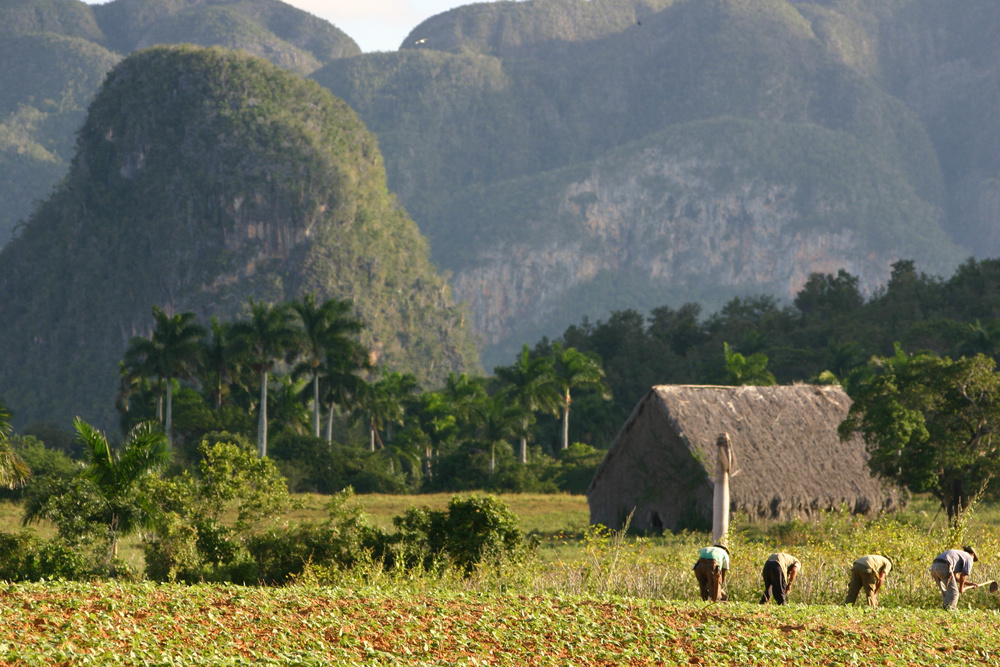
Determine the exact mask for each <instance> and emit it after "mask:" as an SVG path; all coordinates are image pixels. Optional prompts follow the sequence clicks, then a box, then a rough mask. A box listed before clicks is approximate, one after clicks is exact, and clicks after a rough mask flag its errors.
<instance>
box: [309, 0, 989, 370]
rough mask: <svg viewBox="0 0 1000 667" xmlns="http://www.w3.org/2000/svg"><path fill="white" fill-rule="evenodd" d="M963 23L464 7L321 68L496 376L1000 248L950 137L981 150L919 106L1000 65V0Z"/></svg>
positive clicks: (651, 5)
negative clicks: (750, 303)
mask: <svg viewBox="0 0 1000 667" xmlns="http://www.w3.org/2000/svg"><path fill="white" fill-rule="evenodd" d="M965 11H966V8H965V5H963V6H962V7H961V8H959V7H955V6H952V5H949V6H947V7H945V5H944V4H943V3H940V2H938V1H931V0H899V1H896V2H874V1H871V2H866V1H864V0H862V1H861V2H857V1H855V2H799V1H790V0H674V1H672V2H635V1H632V0H590V1H589V2H585V1H583V0H529V1H528V2H518V3H511V2H498V3H491V4H487V5H484V4H476V5H470V6H466V7H460V8H458V9H454V10H452V11H449V12H446V13H444V14H441V15H439V16H436V17H433V18H431V19H429V20H427V21H426V22H425V23H423V24H422V25H420V26H418V27H417V28H415V29H414V30H413V31H412V33H411V34H410V36H409V37H408V38H407V39H406V40H405V41H404V43H403V46H402V49H401V50H400V52H399V53H396V54H376V55H364V56H361V57H358V58H350V59H344V60H338V61H333V62H331V63H330V64H328V65H327V66H325V67H324V68H322V69H320V70H318V71H317V72H315V73H314V74H313V75H312V76H313V77H314V78H316V79H317V80H318V81H320V82H321V83H323V84H324V85H326V86H327V87H329V88H330V89H331V90H332V91H333V92H334V93H335V94H336V95H338V96H340V97H342V98H344V99H345V100H346V101H347V102H348V104H350V105H351V106H352V108H354V109H355V110H356V111H358V113H359V115H360V116H361V117H362V118H363V119H364V120H365V122H366V124H367V125H368V127H370V128H371V129H372V130H373V131H375V132H376V133H377V134H378V136H379V142H380V146H381V147H382V150H383V152H384V154H385V155H386V161H387V165H388V170H389V181H390V186H391V187H392V188H393V189H394V191H396V192H398V193H399V194H400V196H401V198H402V199H403V201H404V202H405V203H406V205H407V208H408V210H409V211H410V212H411V214H413V216H414V218H415V219H416V220H417V222H418V224H420V225H421V229H422V230H423V231H424V232H425V233H426V234H427V235H428V237H429V238H430V240H431V247H432V250H433V253H434V258H435V260H436V261H437V262H438V263H439V265H441V266H443V267H445V268H447V269H450V270H451V271H452V272H453V274H454V278H453V282H454V286H455V290H456V295H457V296H458V297H459V298H462V299H465V300H467V301H468V302H469V303H470V304H471V305H472V310H473V313H474V317H475V323H476V328H477V330H478V331H481V332H483V333H484V334H485V336H486V337H487V340H488V341H489V343H491V344H492V346H491V347H487V349H486V351H485V359H486V360H487V365H490V363H492V362H493V361H495V360H500V359H504V358H506V357H507V356H509V354H510V353H511V350H512V349H515V348H516V346H517V345H518V344H519V342H520V341H523V340H532V339H534V338H537V337H538V336H539V335H540V334H543V333H548V334H551V332H552V331H558V330H559V329H560V327H562V326H565V325H566V324H568V323H569V322H572V321H573V320H574V318H578V317H579V316H580V315H582V314H589V315H591V316H601V315H603V314H605V313H606V312H607V311H608V310H609V309H613V308H620V307H623V306H627V307H636V308H642V309H648V308H651V307H655V306H657V305H662V304H664V303H670V304H674V305H678V304H680V303H681V302H683V301H688V300H696V301H700V302H702V303H704V304H706V305H708V306H709V307H717V306H719V305H721V304H722V303H723V302H724V301H725V300H726V299H728V298H729V297H731V296H733V295H734V294H750V293H762V292H763V293H769V294H774V295H777V296H778V297H780V298H784V299H790V298H791V297H792V296H793V295H794V294H795V293H796V291H797V290H798V289H799V288H800V287H801V286H802V285H803V284H804V282H805V280H806V278H807V277H808V276H809V274H810V273H812V272H814V271H823V272H831V271H833V272H835V271H836V270H837V269H839V268H845V269H847V270H848V271H850V272H851V273H853V274H854V275H857V276H859V277H860V279H861V286H862V289H864V290H865V291H867V292H870V291H871V290H872V289H874V288H875V287H876V286H877V285H879V284H884V283H885V281H886V280H887V279H888V277H889V272H890V265H891V264H892V262H893V261H895V260H897V259H899V258H910V259H915V260H916V261H917V264H918V266H919V267H920V268H921V269H923V270H927V271H930V272H932V273H939V274H946V273H948V272H950V270H951V269H952V268H953V267H954V266H955V264H956V262H957V261H958V260H959V259H961V258H962V257H963V256H967V255H970V254H976V255H980V256H982V255H988V254H992V253H995V252H1000V243H993V241H992V235H993V233H992V232H991V233H990V234H989V235H985V233H984V232H985V231H986V230H987V229H992V228H993V227H995V226H996V225H995V219H996V216H995V215H992V214H990V213H989V212H988V211H986V210H985V209H987V208H988V207H989V205H990V202H991V201H992V199H991V198H990V197H991V195H990V192H992V190H991V188H992V186H991V185H990V180H989V179H990V178H993V179H995V178H996V176H997V174H998V170H997V169H996V168H995V167H994V166H993V165H992V164H986V163H988V161H989V160H990V159H993V158H992V156H993V155H995V154H996V151H989V150H988V149H986V146H990V145H992V144H990V143H987V144H986V145H985V146H977V147H976V152H977V153H982V154H983V155H982V157H981V158H979V159H978V160H977V162H978V164H977V165H976V166H975V167H972V166H971V165H964V166H962V167H960V168H959V167H958V165H955V164H953V163H952V162H950V161H949V155H951V154H952V153H953V152H954V151H955V150H956V149H958V147H957V146H955V145H953V144H952V141H953V140H954V139H961V140H963V141H967V142H968V141H970V140H971V141H973V142H974V141H975V139H973V137H977V138H979V139H985V138H986V137H985V136H981V135H978V134H975V133H973V135H972V136H971V137H965V136H962V137H958V136H955V132H956V127H955V126H954V124H952V123H950V122H948V121H946V122H945V123H944V124H941V125H939V124H935V122H934V114H935V113H940V111H933V112H932V111H929V109H928V108H927V106H926V102H927V100H924V101H923V102H924V103H918V102H919V101H920V100H919V98H920V97H921V96H920V95H919V94H915V93H914V90H915V87H917V88H919V87H923V88H926V87H927V85H929V84H928V83H927V81H929V80H931V79H934V78H935V77H936V76H941V74H940V72H941V71H943V70H942V68H944V69H945V70H946V69H947V68H949V67H950V68H963V69H969V70H970V71H975V72H978V75H977V76H978V80H979V81H980V83H981V82H982V80H983V78H984V77H986V72H987V71H989V72H995V71H996V69H995V68H996V67H997V66H998V65H1000V59H998V58H997V57H995V56H991V55H989V54H995V53H996V46H995V45H994V44H992V43H990V40H989V37H988V35H989V34H993V33H991V32H990V30H989V28H984V27H983V26H988V25H993V24H996V23H997V21H1000V7H998V6H997V5H996V4H995V3H992V4H990V3H985V2H982V3H971V4H970V6H969V8H968V11H969V12H970V15H974V14H977V13H978V14H981V15H982V16H981V17H980V19H979V20H978V21H976V22H975V23H976V25H975V27H974V26H973V25H972V22H971V20H970V19H969V18H968V17H967V18H965V19H961V20H958V19H955V18H953V17H952V18H947V19H945V17H944V14H949V13H950V14H953V15H954V14H964V12H965ZM942 32H946V33H947V34H946V35H944V34H941V33H942ZM969 40H971V41H972V44H970V43H969ZM960 49H961V50H964V51H961V50H960ZM972 54H975V56H973V55H972ZM914 59H915V60H916V62H915V60H914ZM935 71H938V72H939V73H938V74H936V75H935V74H934V73H933V72H935ZM969 77H970V80H971V77H972V75H971V72H970V75H969ZM993 88H995V86H994V87H993ZM979 97H980V98H983V97H989V94H988V93H984V92H982V91H980V92H979ZM981 101H982V102H983V103H982V104H973V105H971V106H973V107H976V108H977V109H980V111H978V112H972V111H969V110H968V108H967V107H966V106H964V105H959V104H955V103H953V102H952V103H949V104H948V106H949V107H950V108H952V109H954V110H955V112H958V110H962V112H963V113H965V114H967V115H969V114H975V113H979V114H981V115H984V116H985V115H991V120H990V121H989V122H983V123H981V125H980V127H981V128H982V130H983V131H984V132H992V130H990V123H991V122H993V121H992V117H998V116H1000V115H998V114H996V113H993V112H994V111H995V110H996V103H995V102H992V103H991V102H989V101H987V100H985V99H982V100H981ZM942 102H943V100H942ZM940 106H941V104H933V105H931V107H932V108H935V109H937V108H938V107H940ZM983 120H984V121H985V118H984V119H983ZM960 125H961V126H962V127H965V128H968V129H969V130H971V129H972V127H973V126H974V125H973V122H971V121H970V122H963V123H961V124H960ZM998 136H1000V134H998ZM942 166H943V167H944V168H945V169H944V170H942ZM973 172H974V173H973ZM977 225H978V227H979V228H978V229H977ZM984 237H985V238H984ZM998 241H1000V239H998ZM584 304H585V305H584ZM583 309H585V310H586V311H587V312H586V313H583V312H581V310H583Z"/></svg>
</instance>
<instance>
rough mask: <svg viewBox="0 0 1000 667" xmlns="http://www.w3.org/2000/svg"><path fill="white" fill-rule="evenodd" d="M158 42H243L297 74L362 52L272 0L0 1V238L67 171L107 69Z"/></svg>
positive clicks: (4, 238) (328, 28)
mask: <svg viewBox="0 0 1000 667" xmlns="http://www.w3.org/2000/svg"><path fill="white" fill-rule="evenodd" d="M161 43H167V44H170V43H174V44H179V43H192V44H199V45H203V46H225V47H228V48H233V49H241V50H244V51H247V52H249V53H251V54H254V55H258V56H261V57H264V58H267V59H270V60H271V61H272V62H274V63H276V64H278V65H280V66H282V67H285V68H286V69H289V70H291V71H294V72H298V73H300V74H307V73H309V72H311V71H312V70H315V69H317V68H318V67H320V66H321V65H323V64H325V63H326V62H328V61H329V60H330V59H332V58H340V57H344V56H351V55H357V54H359V53H360V52H361V50H360V49H359V48H358V45H357V44H356V43H355V42H354V40H352V39H351V38H350V37H348V36H347V35H345V34H344V33H343V32H342V31H340V30H339V29H337V28H336V27H334V26H332V25H330V24H329V23H327V22H326V21H323V20H321V19H318V18H316V17H314V16H311V15H310V14H308V13H306V12H303V11H301V10H299V9H296V8H294V7H291V6H289V5H286V4H284V3H281V2H277V1H276V0H235V1H226V2H211V3H205V2H199V1H197V0H171V1H169V2H164V1H162V0H115V1H114V2H109V3H105V4H100V5H88V4H85V3H83V2H80V1H79V0H9V1H7V2H4V3H2V4H0V63H3V67H2V68H0V70H2V71H0V178H2V181H0V183H2V184H3V185H2V186H0V246H2V245H3V244H5V243H6V242H7V241H8V240H9V238H10V236H11V233H12V230H13V228H14V226H15V225H16V224H17V223H18V222H19V221H22V220H25V219H26V218H27V217H28V215H29V214H30V213H31V210H32V207H33V205H34V202H35V200H39V199H43V198H44V197H45V196H47V195H48V193H49V191H50V190H51V189H52V187H53V186H54V185H55V184H56V183H57V182H58V181H59V180H60V179H61V178H62V177H63V176H64V175H65V173H66V171H67V169H68V168H69V162H70V160H71V159H72V157H73V142H74V133H75V132H76V130H77V129H78V128H79V127H80V125H81V124H82V123H83V119H84V116H85V112H86V108H87V105H88V104H89V102H90V100H91V99H92V97H93V96H94V94H95V93H96V92H97V89H98V87H99V86H100V85H101V82H102V81H103V79H104V76H105V74H107V72H108V71H109V70H110V69H111V68H112V67H113V66H114V65H115V63H117V62H118V61H119V60H121V58H122V57H123V56H124V55H128V54H129V53H131V52H132V51H134V50H136V49H141V48H145V47H148V46H152V45H154V44H161ZM43 151H44V152H43Z"/></svg>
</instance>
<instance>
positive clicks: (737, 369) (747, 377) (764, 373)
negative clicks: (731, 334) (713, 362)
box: [722, 342, 777, 387]
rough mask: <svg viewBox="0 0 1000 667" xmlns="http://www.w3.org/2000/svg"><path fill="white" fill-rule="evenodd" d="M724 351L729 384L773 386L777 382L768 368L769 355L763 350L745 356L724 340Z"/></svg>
mask: <svg viewBox="0 0 1000 667" xmlns="http://www.w3.org/2000/svg"><path fill="white" fill-rule="evenodd" d="M722 353H723V354H724V355H725V359H726V381H727V382H728V383H729V384H731V385H734V386H740V385H756V386H759V387H772V386H774V385H775V384H777V381H776V380H775V379H774V375H773V374H772V373H771V371H769V370H767V355H766V354H764V353H763V352H754V353H753V354H751V355H750V356H748V357H745V356H743V355H742V354H740V353H739V352H736V351H735V350H733V348H731V347H729V343H726V342H723V343H722Z"/></svg>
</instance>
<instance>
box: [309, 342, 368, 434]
mask: <svg viewBox="0 0 1000 667" xmlns="http://www.w3.org/2000/svg"><path fill="white" fill-rule="evenodd" d="M370 369H371V365H370V364H369V363H368V359H367V355H366V354H365V352H364V349H363V348H362V347H361V346H360V345H358V346H357V348H356V349H355V350H354V351H353V352H352V353H349V354H347V355H341V354H337V355H327V357H326V359H325V360H324V363H323V368H322V372H321V374H320V395H321V396H322V397H323V404H324V405H326V408H327V421H326V441H327V443H333V417H334V414H335V411H336V406H338V405H339V406H340V407H341V409H343V410H346V411H351V410H353V409H354V407H355V403H356V402H357V401H358V400H359V396H360V395H361V392H362V391H364V388H365V386H366V384H365V381H364V379H362V377H361V376H360V375H359V373H360V372H361V371H365V370H370Z"/></svg>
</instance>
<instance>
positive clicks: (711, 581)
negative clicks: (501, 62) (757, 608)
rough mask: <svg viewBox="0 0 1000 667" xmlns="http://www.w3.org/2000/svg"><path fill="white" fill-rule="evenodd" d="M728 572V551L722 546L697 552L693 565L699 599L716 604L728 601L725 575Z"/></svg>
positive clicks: (717, 545)
mask: <svg viewBox="0 0 1000 667" xmlns="http://www.w3.org/2000/svg"><path fill="white" fill-rule="evenodd" d="M727 572H729V549H728V548H726V546H725V545H724V544H715V545H712V546H710V547H705V548H704V549H702V550H701V551H699V552H698V562H697V563H695V564H694V578H695V579H697V580H698V589H699V590H700V591H701V599H702V600H709V599H711V600H712V602H718V601H719V600H728V599H729V596H728V595H726V573H727Z"/></svg>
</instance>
